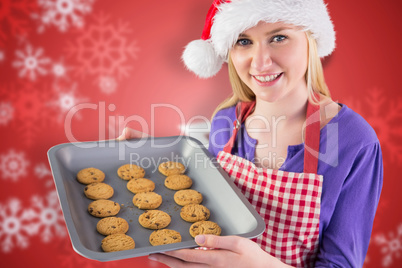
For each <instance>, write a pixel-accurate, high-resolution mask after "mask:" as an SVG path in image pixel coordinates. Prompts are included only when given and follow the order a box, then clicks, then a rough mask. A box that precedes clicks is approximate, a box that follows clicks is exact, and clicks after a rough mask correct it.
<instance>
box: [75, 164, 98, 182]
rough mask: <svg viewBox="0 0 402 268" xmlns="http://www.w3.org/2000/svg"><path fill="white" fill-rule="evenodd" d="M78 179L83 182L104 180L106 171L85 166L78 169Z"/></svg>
mask: <svg viewBox="0 0 402 268" xmlns="http://www.w3.org/2000/svg"><path fill="white" fill-rule="evenodd" d="M77 180H78V181H79V182H80V183H82V184H91V183H94V182H103V181H104V180H105V173H103V171H102V170H100V169H97V168H94V167H89V168H84V169H81V170H80V171H78V173H77Z"/></svg>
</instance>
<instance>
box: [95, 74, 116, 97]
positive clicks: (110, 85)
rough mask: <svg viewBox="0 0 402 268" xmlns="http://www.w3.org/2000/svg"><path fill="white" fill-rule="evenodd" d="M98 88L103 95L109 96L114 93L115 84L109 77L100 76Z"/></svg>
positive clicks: (114, 80)
mask: <svg viewBox="0 0 402 268" xmlns="http://www.w3.org/2000/svg"><path fill="white" fill-rule="evenodd" d="M99 88H100V90H101V91H102V92H103V93H105V94H111V93H113V92H115V91H116V88H117V82H116V79H114V78H113V77H111V76H107V75H104V76H100V77H99Z"/></svg>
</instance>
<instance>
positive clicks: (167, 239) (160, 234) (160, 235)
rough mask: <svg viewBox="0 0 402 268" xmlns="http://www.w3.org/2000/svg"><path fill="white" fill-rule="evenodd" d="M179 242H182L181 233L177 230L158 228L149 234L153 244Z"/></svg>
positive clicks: (150, 241)
mask: <svg viewBox="0 0 402 268" xmlns="http://www.w3.org/2000/svg"><path fill="white" fill-rule="evenodd" d="M179 242H181V235H180V233H179V232H177V231H175V230H170V229H162V230H157V231H153V232H152V234H151V235H150V236H149V243H151V245H152V246H160V245H167V244H173V243H179Z"/></svg>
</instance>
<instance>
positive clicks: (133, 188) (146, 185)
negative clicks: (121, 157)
mask: <svg viewBox="0 0 402 268" xmlns="http://www.w3.org/2000/svg"><path fill="white" fill-rule="evenodd" d="M127 189H128V190H129V191H130V192H132V193H134V194H138V193H144V192H152V191H153V190H154V189H155V183H154V182H153V181H151V180H149V179H145V178H140V179H131V180H129V181H128V182H127Z"/></svg>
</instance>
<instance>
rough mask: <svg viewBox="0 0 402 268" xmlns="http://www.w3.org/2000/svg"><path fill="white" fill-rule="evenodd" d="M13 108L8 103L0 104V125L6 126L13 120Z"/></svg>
mask: <svg viewBox="0 0 402 268" xmlns="http://www.w3.org/2000/svg"><path fill="white" fill-rule="evenodd" d="M13 116H14V107H13V105H12V104H11V103H10V102H3V101H2V102H0V125H4V126H5V125H7V124H8V122H10V121H11V120H12V119H13Z"/></svg>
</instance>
